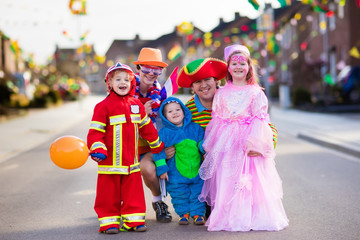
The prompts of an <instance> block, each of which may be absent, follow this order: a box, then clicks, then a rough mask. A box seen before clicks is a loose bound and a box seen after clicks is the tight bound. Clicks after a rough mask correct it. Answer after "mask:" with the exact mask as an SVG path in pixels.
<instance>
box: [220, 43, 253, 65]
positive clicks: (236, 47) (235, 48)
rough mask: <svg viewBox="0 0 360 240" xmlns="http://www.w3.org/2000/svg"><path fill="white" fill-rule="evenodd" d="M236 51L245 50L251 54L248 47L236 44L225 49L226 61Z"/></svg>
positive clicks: (244, 51)
mask: <svg viewBox="0 0 360 240" xmlns="http://www.w3.org/2000/svg"><path fill="white" fill-rule="evenodd" d="M235 51H239V52H243V53H246V54H247V55H249V56H250V51H249V49H248V48H247V47H245V46H244V45H238V44H235V45H231V46H228V47H226V48H225V49H224V57H225V61H226V62H227V61H228V60H229V57H230V55H231V54H232V53H233V52H235Z"/></svg>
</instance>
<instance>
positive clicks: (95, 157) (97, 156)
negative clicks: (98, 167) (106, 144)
mask: <svg viewBox="0 0 360 240" xmlns="http://www.w3.org/2000/svg"><path fill="white" fill-rule="evenodd" d="M90 156H91V158H92V159H93V160H94V161H95V162H101V161H102V160H104V159H105V158H106V156H105V154H102V153H90Z"/></svg>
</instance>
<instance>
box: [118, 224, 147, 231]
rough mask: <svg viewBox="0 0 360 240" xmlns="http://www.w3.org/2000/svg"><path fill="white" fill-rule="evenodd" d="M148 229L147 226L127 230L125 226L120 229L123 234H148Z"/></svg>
mask: <svg viewBox="0 0 360 240" xmlns="http://www.w3.org/2000/svg"><path fill="white" fill-rule="evenodd" d="M146 230H147V227H146V226H145V225H139V226H136V227H132V228H127V227H125V226H124V225H123V226H122V227H121V228H120V231H121V232H133V231H134V232H146Z"/></svg>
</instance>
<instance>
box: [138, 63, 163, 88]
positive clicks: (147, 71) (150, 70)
mask: <svg viewBox="0 0 360 240" xmlns="http://www.w3.org/2000/svg"><path fill="white" fill-rule="evenodd" d="M141 67H143V68H144V69H141ZM162 70H163V68H161V67H158V66H150V65H143V66H140V69H139V79H140V83H141V84H144V85H147V86H152V85H153V84H154V82H155V81H156V80H157V79H158V77H159V75H160V74H161V72H162ZM159 72H160V74H159ZM154 73H156V74H154Z"/></svg>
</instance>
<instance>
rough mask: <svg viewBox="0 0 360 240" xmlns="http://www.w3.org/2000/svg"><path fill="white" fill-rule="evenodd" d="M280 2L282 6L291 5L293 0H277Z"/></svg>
mask: <svg viewBox="0 0 360 240" xmlns="http://www.w3.org/2000/svg"><path fill="white" fill-rule="evenodd" d="M277 1H278V2H279V3H280V7H286V6H290V5H291V0H277Z"/></svg>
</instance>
